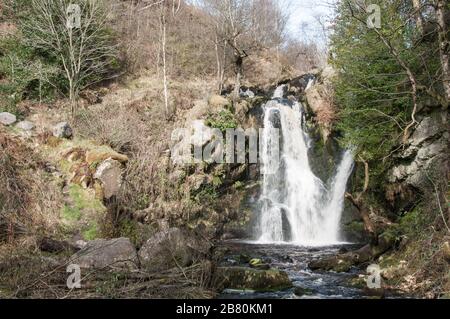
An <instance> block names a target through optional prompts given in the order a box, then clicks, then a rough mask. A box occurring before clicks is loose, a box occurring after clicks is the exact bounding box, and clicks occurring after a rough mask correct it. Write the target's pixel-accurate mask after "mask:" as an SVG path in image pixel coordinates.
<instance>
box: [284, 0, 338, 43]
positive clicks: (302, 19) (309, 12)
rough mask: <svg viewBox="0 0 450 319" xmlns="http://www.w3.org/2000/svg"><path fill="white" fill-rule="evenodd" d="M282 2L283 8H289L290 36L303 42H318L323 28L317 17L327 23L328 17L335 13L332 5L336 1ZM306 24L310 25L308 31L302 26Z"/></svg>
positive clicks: (297, 0)
mask: <svg viewBox="0 0 450 319" xmlns="http://www.w3.org/2000/svg"><path fill="white" fill-rule="evenodd" d="M280 1H281V3H282V6H283V7H285V6H288V8H289V9H288V10H289V13H290V19H289V23H288V33H289V35H291V36H292V37H295V38H300V39H301V40H307V41H311V40H318V39H317V37H318V34H319V33H320V32H321V26H320V23H319V22H318V21H317V19H316V17H320V19H322V20H323V22H325V21H326V20H327V17H330V16H331V15H332V13H333V9H332V6H331V4H330V3H333V2H334V0H280ZM304 24H308V30H305V29H304V28H303V29H302V25H304ZM303 30H304V31H303ZM305 37H306V39H305ZM319 41H320V40H319Z"/></svg>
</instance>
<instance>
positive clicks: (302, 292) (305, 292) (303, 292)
mask: <svg viewBox="0 0 450 319" xmlns="http://www.w3.org/2000/svg"><path fill="white" fill-rule="evenodd" d="M294 294H295V295H296V296H298V297H303V296H311V295H312V294H313V292H312V290H311V289H309V288H304V287H295V289H294Z"/></svg>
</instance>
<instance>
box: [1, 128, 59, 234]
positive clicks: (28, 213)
mask: <svg viewBox="0 0 450 319" xmlns="http://www.w3.org/2000/svg"><path fill="white" fill-rule="evenodd" d="M43 168H44V165H43V162H41V161H40V160H39V157H38V156H36V154H35V152H34V151H33V150H32V149H30V148H29V147H27V146H26V145H25V144H24V143H23V142H22V141H21V140H20V139H18V138H16V137H12V136H11V135H9V134H7V133H6V131H5V130H4V129H2V128H0V204H1V205H0V241H8V242H13V241H14V240H16V239H18V238H21V239H23V238H24V236H25V237H26V236H30V237H31V238H33V237H34V236H36V235H38V234H45V233H52V232H54V231H55V230H56V228H57V225H58V213H59V206H58V204H57V203H59V202H60V201H59V199H60V198H59V196H60V195H59V192H58V191H57V189H56V187H57V186H56V185H55V184H54V183H53V182H52V181H50V177H49V176H48V175H47V174H46V173H45V172H44V170H43Z"/></svg>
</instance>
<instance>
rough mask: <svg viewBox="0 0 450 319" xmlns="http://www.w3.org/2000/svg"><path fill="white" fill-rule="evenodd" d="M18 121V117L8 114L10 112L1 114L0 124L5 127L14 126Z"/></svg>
mask: <svg viewBox="0 0 450 319" xmlns="http://www.w3.org/2000/svg"><path fill="white" fill-rule="evenodd" d="M16 121H17V117H16V116H15V115H14V114H11V113H8V112H3V113H0V123H1V124H3V125H6V126H8V125H12V124H14V123H16Z"/></svg>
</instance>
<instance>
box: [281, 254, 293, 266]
mask: <svg viewBox="0 0 450 319" xmlns="http://www.w3.org/2000/svg"><path fill="white" fill-rule="evenodd" d="M281 261H283V262H285V263H290V264H292V263H294V259H292V257H291V256H289V255H284V256H282V257H281Z"/></svg>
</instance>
